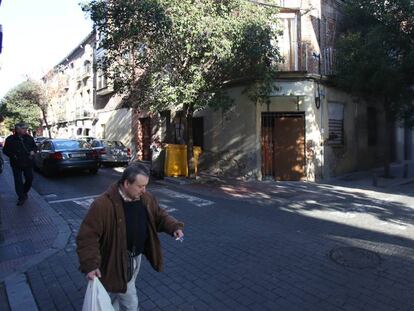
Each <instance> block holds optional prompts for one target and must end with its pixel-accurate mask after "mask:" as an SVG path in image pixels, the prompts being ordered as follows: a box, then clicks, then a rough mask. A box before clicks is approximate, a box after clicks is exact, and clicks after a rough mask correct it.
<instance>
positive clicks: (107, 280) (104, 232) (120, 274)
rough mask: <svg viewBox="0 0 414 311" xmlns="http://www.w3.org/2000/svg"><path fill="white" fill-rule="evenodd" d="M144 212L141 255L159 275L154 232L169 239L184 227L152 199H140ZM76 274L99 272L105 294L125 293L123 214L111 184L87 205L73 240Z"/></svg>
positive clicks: (158, 247)
mask: <svg viewBox="0 0 414 311" xmlns="http://www.w3.org/2000/svg"><path fill="white" fill-rule="evenodd" d="M141 199H142V201H143V203H144V205H145V206H146V208H147V211H148V240H147V243H146V245H145V250H144V255H145V256H146V257H147V259H148V260H149V262H150V263H151V265H152V267H153V268H154V269H155V270H156V271H162V267H163V263H162V253H161V244H160V240H159V238H158V234H157V232H166V233H168V234H170V235H173V234H174V232H175V231H176V230H178V229H181V228H183V227H184V224H183V223H181V222H178V221H177V220H176V219H175V218H173V217H171V216H169V215H168V214H167V212H166V211H165V210H164V209H162V208H160V207H159V205H158V203H157V201H156V199H155V198H154V196H153V195H151V194H150V193H148V192H146V193H145V194H143V195H142V197H141ZM76 243H77V252H78V256H79V263H80V270H81V271H82V272H83V273H89V272H91V271H93V270H95V269H97V268H99V269H100V271H101V274H102V278H101V279H100V281H101V282H102V284H103V285H104V286H105V288H106V290H107V291H109V292H113V293H125V292H126V289H127V259H128V255H127V239H126V226H125V214H124V209H123V205H122V198H121V196H120V194H119V191H118V185H117V184H116V183H115V184H113V185H112V186H111V187H110V188H109V189H108V190H107V191H106V192H105V193H104V194H102V195H100V196H99V197H97V198H96V199H95V201H94V202H93V203H92V204H91V207H90V209H89V211H88V213H87V215H86V217H85V219H84V220H83V222H82V224H81V226H80V229H79V233H78V236H77V238H76Z"/></svg>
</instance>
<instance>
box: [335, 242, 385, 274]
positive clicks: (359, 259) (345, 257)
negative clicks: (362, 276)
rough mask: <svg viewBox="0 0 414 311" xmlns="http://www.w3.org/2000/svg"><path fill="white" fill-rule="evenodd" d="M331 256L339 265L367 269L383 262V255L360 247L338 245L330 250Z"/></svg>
mask: <svg viewBox="0 0 414 311" xmlns="http://www.w3.org/2000/svg"><path fill="white" fill-rule="evenodd" d="M329 257H330V258H331V260H332V261H334V262H335V263H337V264H338V265H341V266H344V267H349V268H356V269H366V268H375V267H377V266H379V265H380V264H381V257H380V256H379V255H378V254H377V253H374V252H372V251H369V250H366V249H363V248H359V247H338V248H335V249H333V250H331V251H330V252H329Z"/></svg>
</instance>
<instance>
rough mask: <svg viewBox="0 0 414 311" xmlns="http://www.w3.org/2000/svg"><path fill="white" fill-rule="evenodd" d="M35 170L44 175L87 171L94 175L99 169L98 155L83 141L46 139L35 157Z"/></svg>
mask: <svg viewBox="0 0 414 311" xmlns="http://www.w3.org/2000/svg"><path fill="white" fill-rule="evenodd" d="M34 163H35V168H36V169H38V170H40V171H41V172H42V173H44V174H45V175H53V174H56V173H58V172H60V171H64V170H73V169H78V170H89V172H91V173H92V174H96V173H97V172H98V169H99V153H98V152H97V151H96V150H93V149H92V148H91V147H90V144H89V143H87V142H86V141H84V140H76V139H46V140H45V141H44V142H43V143H42V144H41V146H40V148H39V152H37V153H36V155H35V160H34Z"/></svg>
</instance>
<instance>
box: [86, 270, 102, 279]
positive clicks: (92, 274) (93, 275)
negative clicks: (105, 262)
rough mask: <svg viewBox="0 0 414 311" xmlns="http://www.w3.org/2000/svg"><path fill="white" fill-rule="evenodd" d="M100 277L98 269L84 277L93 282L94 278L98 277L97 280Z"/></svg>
mask: <svg viewBox="0 0 414 311" xmlns="http://www.w3.org/2000/svg"><path fill="white" fill-rule="evenodd" d="M101 276H102V275H101V271H100V270H99V268H98V269H95V270H93V271H91V272H89V273H88V274H87V275H86V277H87V278H88V280H91V281H92V280H93V279H94V278H95V277H98V278H100V277H101Z"/></svg>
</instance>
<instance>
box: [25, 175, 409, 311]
mask: <svg viewBox="0 0 414 311" xmlns="http://www.w3.org/2000/svg"><path fill="white" fill-rule="evenodd" d="M119 174H120V173H119V172H117V171H115V170H114V169H111V168H105V169H102V170H100V172H99V173H98V174H97V175H89V174H87V173H84V174H73V173H68V174H64V175H62V176H60V177H57V178H52V179H48V178H44V177H42V176H39V175H36V179H35V184H34V187H35V189H36V190H37V191H38V192H39V193H40V194H41V195H43V196H44V197H45V199H46V200H47V201H48V202H49V203H50V206H51V207H52V208H54V209H55V210H56V211H57V212H58V213H60V214H61V215H62V216H63V218H64V219H65V220H66V221H67V223H68V224H69V226H70V228H71V230H72V232H73V235H72V237H71V239H70V241H69V243H68V245H67V247H66V248H65V249H64V250H62V251H61V252H59V253H58V254H56V255H54V256H52V257H51V258H49V259H48V260H46V261H45V262H43V263H41V264H39V265H38V266H36V267H33V268H32V269H30V270H29V271H28V273H27V275H28V279H29V282H30V285H31V288H32V291H33V293H34V296H35V299H36V301H37V304H38V306H39V309H40V310H63V311H66V310H80V309H81V305H82V299H83V294H84V290H85V285H86V282H85V279H84V277H83V276H82V275H81V274H80V273H79V272H78V271H77V257H76V253H75V243H74V237H75V236H76V232H77V229H78V228H79V225H80V222H81V220H82V218H83V216H84V215H85V213H86V211H87V209H88V206H89V204H90V202H91V200H93V196H95V195H97V194H99V193H101V192H102V191H104V190H105V189H106V188H107V186H108V185H110V184H111V183H112V182H114V181H115V180H116V179H117V177H118V176H119ZM289 187H291V193H293V194H292V195H289V196H286V197H285V198H284V199H283V198H282V199H280V200H268V202H269V204H258V203H255V199H254V198H252V199H249V200H238V199H233V200H229V199H224V198H220V197H219V196H214V197H213V196H209V195H208V194H207V193H203V192H202V191H201V192H200V193H199V194H194V193H191V192H188V191H187V189H186V187H185V186H182V187H181V188H180V187H178V188H177V187H165V186H160V185H158V184H156V183H155V184H152V185H151V186H150V187H149V191H152V192H154V193H155V194H156V196H157V198H158V199H159V202H160V204H161V206H162V207H164V208H166V209H167V210H168V211H169V212H170V213H171V214H172V215H173V216H175V217H177V218H178V219H180V220H182V221H184V222H185V223H186V227H185V234H186V236H185V240H184V242H183V243H179V242H177V241H175V240H174V239H172V238H171V237H168V236H166V235H163V236H162V244H163V249H164V256H165V271H164V272H163V273H155V272H154V271H153V270H152V269H151V268H150V267H149V265H148V263H147V262H146V261H145V260H144V264H143V267H142V270H141V272H140V275H139V278H138V281H137V288H138V291H139V298H140V308H141V310H219V311H221V310H258V311H262V310H271V311H276V310H281V311H291V310H292V311H293V310H297V311H304V310H312V311H313V310H315V311H323V310H326V311H328V310H329V311H333V310H340V311H345V310H347V311H348V310H364V311H368V310H369V311H370V310H372V311H374V310H375V311H377V310H386V311H393V310H406V311H409V310H414V300H413V298H412V297H413V296H414V281H413V280H414V265H413V263H414V262H413V258H414V253H413V249H414V242H413V240H412V236H413V235H412V233H413V232H414V231H413V223H414V222H413V216H412V215H411V214H412V212H411V211H412V210H411V208H410V206H408V205H406V204H403V203H398V202H391V201H389V200H388V201H387V200H386V199H387V198H386V197H384V198H383V199H384V200H383V199H381V198H379V197H377V198H375V197H370V196H369V195H366V194H361V193H346V192H343V191H338V190H333V189H324V190H317V189H316V190H315V189H313V190H312V189H305V190H306V191H305V190H303V191H302V192H301V193H300V191H301V190H300V189H299V188H300V187H302V184H301V185H300V186H299V187H298V184H293V185H287V186H286V188H289ZM292 187H293V188H292ZM295 187H296V188H295ZM303 188H305V187H303ZM410 202H411V201H410Z"/></svg>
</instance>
